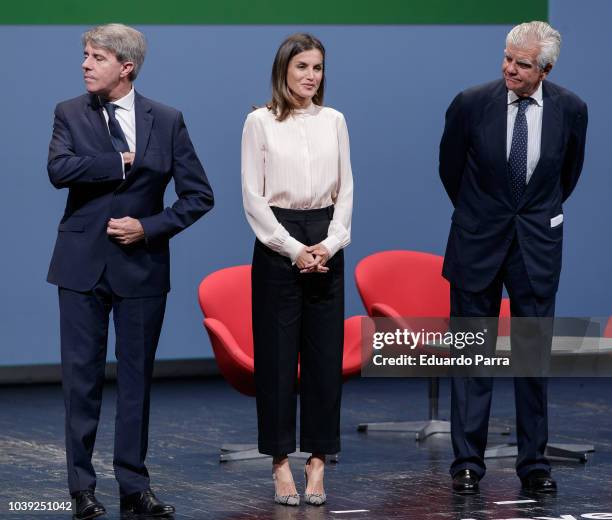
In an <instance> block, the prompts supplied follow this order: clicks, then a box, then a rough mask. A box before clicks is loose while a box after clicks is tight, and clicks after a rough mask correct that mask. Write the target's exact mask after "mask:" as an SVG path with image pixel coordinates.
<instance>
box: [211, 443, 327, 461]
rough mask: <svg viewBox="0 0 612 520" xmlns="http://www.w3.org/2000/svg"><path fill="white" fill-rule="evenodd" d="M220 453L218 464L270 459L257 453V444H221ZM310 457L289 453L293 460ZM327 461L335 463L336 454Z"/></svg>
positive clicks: (308, 455)
mask: <svg viewBox="0 0 612 520" xmlns="http://www.w3.org/2000/svg"><path fill="white" fill-rule="evenodd" d="M220 451H221V454H220V455H219V462H232V461H237V460H253V459H265V458H271V457H270V455H266V454H264V453H259V450H258V449H257V444H223V445H222V446H221V449H220ZM310 455H311V453H306V452H303V451H296V452H295V453H290V454H289V457H291V458H295V459H307V458H308V457H310ZM327 461H328V462H332V463H337V462H338V454H337V453H336V454H334V455H328V456H327Z"/></svg>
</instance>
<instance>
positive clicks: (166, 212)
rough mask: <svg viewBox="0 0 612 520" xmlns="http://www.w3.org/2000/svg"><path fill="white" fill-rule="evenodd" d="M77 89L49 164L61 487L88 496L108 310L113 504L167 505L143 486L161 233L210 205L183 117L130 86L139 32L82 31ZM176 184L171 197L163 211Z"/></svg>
mask: <svg viewBox="0 0 612 520" xmlns="http://www.w3.org/2000/svg"><path fill="white" fill-rule="evenodd" d="M83 45H84V61H83V65H82V68H83V74H84V78H85V85H86V88H87V92H88V93H87V94H85V95H82V96H80V97H77V98H75V99H71V100H68V101H64V102H62V103H60V104H58V105H57V107H56V109H55V121H54V126H53V136H52V138H51V144H50V146H49V161H48V172H49V178H50V179H51V182H52V184H53V185H54V186H55V187H56V188H68V200H67V203H66V209H65V212H64V216H63V217H62V220H61V222H60V224H59V228H58V237H57V242H56V245H55V250H54V252H53V258H52V260H51V266H50V268H49V275H48V281H49V282H51V283H53V284H55V285H57V286H58V290H59V304H60V329H61V352H62V377H63V390H64V399H65V405H66V456H67V462H68V485H69V490H70V493H71V495H72V497H73V498H74V499H75V511H74V516H75V518H78V519H81V518H93V517H95V516H100V515H102V514H104V513H105V510H104V507H103V506H102V504H101V503H100V502H99V501H98V500H97V499H96V497H95V495H94V490H95V486H96V474H95V471H94V468H93V465H92V462H91V456H92V452H93V448H94V442H95V438H96V431H97V426H98V418H99V414H100V404H101V399H102V387H103V383H104V368H105V362H106V343H107V334H108V322H109V314H110V311H111V310H112V311H113V319H114V324H115V333H116V338H117V342H116V347H115V353H116V357H117V413H116V422H115V452H114V459H113V465H114V469H115V476H116V478H117V480H118V482H119V489H120V495H121V510H122V512H133V513H137V514H141V515H168V514H172V513H173V512H174V508H173V506H171V505H168V504H164V503H163V502H161V501H160V500H158V499H157V498H156V497H155V495H154V494H153V493H152V492H151V490H150V486H149V475H148V472H147V468H146V466H145V457H146V453H147V443H148V425H149V401H150V387H151V379H152V373H153V362H154V358H155V350H156V348H157V343H158V340H159V335H160V331H161V325H162V321H163V317H164V309H165V304H166V294H167V292H168V291H169V290H170V277H169V274H170V256H169V249H168V242H169V240H170V238H171V237H172V236H174V235H175V234H177V233H179V232H180V231H182V230H183V229H185V228H186V227H188V226H190V225H191V224H193V223H194V222H195V221H196V220H197V219H199V218H200V217H201V216H202V215H204V214H205V213H206V212H207V211H209V210H210V209H211V208H212V206H213V194H212V191H211V188H210V185H209V183H208V180H207V178H206V175H205V173H204V170H203V168H202V165H201V164H200V161H199V160H198V157H197V156H196V153H195V151H194V148H193V145H192V143H191V140H190V138H189V135H188V133H187V129H186V127H185V123H184V121H183V116H182V114H181V113H180V112H179V111H177V110H175V109H173V108H170V107H167V106H164V105H161V104H159V103H156V102H154V101H151V100H149V99H147V98H145V97H143V96H141V95H140V94H138V93H137V92H135V90H134V88H133V86H132V83H133V81H134V80H135V79H136V76H137V74H138V72H139V70H140V67H141V66H142V63H143V61H144V56H145V51H146V44H145V40H144V36H143V35H142V34H141V33H140V32H138V31H136V30H135V29H132V28H130V27H127V26H124V25H121V24H109V25H103V26H99V27H95V28H93V29H91V30H90V31H88V32H87V33H85V34H84V35H83ZM171 179H172V180H173V181H174V185H175V190H176V194H177V196H178V200H177V201H176V202H175V203H174V204H173V205H172V206H171V207H167V208H164V191H165V190H166V186H167V185H168V183H169V181H170V180H171Z"/></svg>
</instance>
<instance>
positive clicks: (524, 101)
mask: <svg viewBox="0 0 612 520" xmlns="http://www.w3.org/2000/svg"><path fill="white" fill-rule="evenodd" d="M532 102H533V98H530V97H526V98H519V99H518V109H519V112H525V110H527V107H528V106H529V105H531V103H532Z"/></svg>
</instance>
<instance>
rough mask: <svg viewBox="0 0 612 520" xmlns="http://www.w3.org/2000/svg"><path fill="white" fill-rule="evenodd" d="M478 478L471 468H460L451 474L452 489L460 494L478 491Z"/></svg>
mask: <svg viewBox="0 0 612 520" xmlns="http://www.w3.org/2000/svg"><path fill="white" fill-rule="evenodd" d="M479 481H480V478H479V477H478V475H476V473H474V471H473V470H471V469H462V470H461V471H459V472H458V473H456V474H455V475H454V476H453V491H454V492H455V493H461V494H462V495H471V494H473V493H478V482H479Z"/></svg>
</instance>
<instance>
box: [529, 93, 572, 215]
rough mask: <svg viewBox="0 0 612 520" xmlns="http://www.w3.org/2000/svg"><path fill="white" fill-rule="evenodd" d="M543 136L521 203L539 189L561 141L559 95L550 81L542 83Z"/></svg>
mask: <svg viewBox="0 0 612 520" xmlns="http://www.w3.org/2000/svg"><path fill="white" fill-rule="evenodd" d="M542 103H543V112H542V137H541V140H540V159H539V160H538V164H537V166H536V168H535V170H534V171H533V173H532V175H531V179H529V182H528V183H527V187H526V188H525V192H524V193H523V197H522V199H521V203H524V202H525V200H529V194H530V193H531V192H532V191H533V190H535V189H537V185H538V183H539V180H540V178H541V177H542V175H543V172H544V171H545V168H546V164H547V162H548V161H549V159H550V158H551V157H554V156H555V155H556V153H555V152H556V147H557V146H558V144H559V143H560V142H561V132H562V131H563V129H562V125H561V123H562V121H563V117H562V114H561V110H560V109H559V105H558V99H557V96H555V95H554V93H553V92H550V88H549V86H548V83H546V82H543V83H542Z"/></svg>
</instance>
